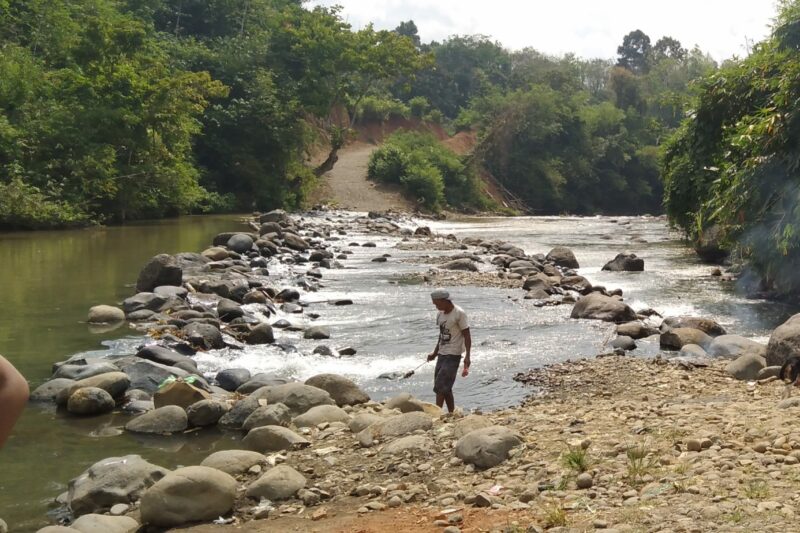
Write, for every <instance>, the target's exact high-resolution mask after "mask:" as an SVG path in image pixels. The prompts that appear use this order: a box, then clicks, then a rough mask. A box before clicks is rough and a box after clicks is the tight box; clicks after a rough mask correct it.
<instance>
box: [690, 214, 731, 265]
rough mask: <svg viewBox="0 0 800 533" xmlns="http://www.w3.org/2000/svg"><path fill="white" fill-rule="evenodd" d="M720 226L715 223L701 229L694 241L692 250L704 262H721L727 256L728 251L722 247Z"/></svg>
mask: <svg viewBox="0 0 800 533" xmlns="http://www.w3.org/2000/svg"><path fill="white" fill-rule="evenodd" d="M721 241H722V228H721V227H720V226H718V225H717V224H714V225H713V226H710V227H708V228H705V229H703V231H702V232H701V233H700V236H699V237H698V238H697V241H695V245H694V251H695V252H696V253H697V255H698V257H700V259H701V260H703V261H705V262H706V263H714V264H719V263H721V262H722V261H723V260H724V259H725V258H726V257H728V251H727V250H725V249H724V248H723V247H722V244H721Z"/></svg>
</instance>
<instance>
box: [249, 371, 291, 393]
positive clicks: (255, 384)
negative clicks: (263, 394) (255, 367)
mask: <svg viewBox="0 0 800 533" xmlns="http://www.w3.org/2000/svg"><path fill="white" fill-rule="evenodd" d="M286 383H287V380H286V378H282V377H280V376H276V375H275V374H266V373H263V372H262V373H260V374H256V375H255V376H252V377H251V378H250V379H248V380H247V381H246V382H245V383H243V384H242V385H240V386H239V388H237V389H236V392H238V393H240V394H249V393H251V392H253V391H256V390H258V389H260V388H262V387H276V386H278V385H286Z"/></svg>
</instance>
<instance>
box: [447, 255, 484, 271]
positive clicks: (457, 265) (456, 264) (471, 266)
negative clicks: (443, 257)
mask: <svg viewBox="0 0 800 533" xmlns="http://www.w3.org/2000/svg"><path fill="white" fill-rule="evenodd" d="M442 268H443V269H445V270H463V271H466V272H477V271H478V265H476V264H475V263H474V262H473V261H472V260H471V259H466V258H464V259H455V260H453V261H448V262H447V263H444V264H443V265H442Z"/></svg>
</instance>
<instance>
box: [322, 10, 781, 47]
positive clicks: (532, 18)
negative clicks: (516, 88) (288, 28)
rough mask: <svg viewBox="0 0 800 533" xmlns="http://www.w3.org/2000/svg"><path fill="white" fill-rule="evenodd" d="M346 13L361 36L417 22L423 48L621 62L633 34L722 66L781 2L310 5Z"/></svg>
mask: <svg viewBox="0 0 800 533" xmlns="http://www.w3.org/2000/svg"><path fill="white" fill-rule="evenodd" d="M334 4H338V5H341V6H342V7H343V8H344V10H343V12H342V16H343V17H344V18H345V20H347V21H348V22H349V23H350V24H351V25H352V26H353V28H354V29H359V28H361V27H363V26H364V25H365V24H367V23H369V22H373V23H374V24H375V27H376V28H377V29H392V28H395V27H396V26H397V24H398V23H400V22H401V21H403V20H409V19H413V20H414V22H415V23H416V25H417V28H418V29H419V34H420V37H421V38H422V41H423V42H428V41H431V40H437V41H441V40H443V39H445V38H447V37H448V36H450V35H454V34H458V35H464V34H483V35H488V36H490V37H492V38H493V39H495V40H497V41H500V42H501V43H502V44H503V45H504V46H506V47H507V48H511V49H513V50H518V49H521V48H525V47H527V46H531V47H533V48H535V49H537V50H538V51H540V52H544V53H547V54H553V55H562V54H564V53H567V52H574V53H575V54H577V55H578V56H581V57H584V58H594V57H602V58H614V57H616V54H617V46H619V45H620V44H621V43H622V38H623V37H624V36H625V34H627V33H628V32H630V31H632V30H635V29H641V30H642V31H644V32H645V33H646V34H647V35H649V36H650V40H651V42H652V43H655V42H656V41H657V40H658V39H659V38H660V37H662V36H664V35H669V36H672V37H674V38H676V39H678V40H679V41H680V42H681V44H682V45H683V46H684V47H685V48H692V47H693V46H694V45H695V44H697V45H699V46H700V48H701V49H702V50H703V51H704V52H708V53H710V54H711V55H712V56H713V57H714V59H716V60H717V61H721V60H723V59H727V58H729V57H731V56H733V55H737V56H739V57H742V56H745V55H747V46H746V44H747V43H748V42H749V43H751V44H752V43H753V42H758V41H760V40H762V39H763V38H765V37H766V36H767V35H768V33H769V25H770V23H771V19H772V18H773V17H774V16H775V12H776V8H775V0H658V1H652V0H560V1H558V0H549V1H545V0H517V1H513V0H333V1H331V0H311V1H310V2H308V4H307V5H308V6H309V7H312V6H315V5H326V6H330V5H334Z"/></svg>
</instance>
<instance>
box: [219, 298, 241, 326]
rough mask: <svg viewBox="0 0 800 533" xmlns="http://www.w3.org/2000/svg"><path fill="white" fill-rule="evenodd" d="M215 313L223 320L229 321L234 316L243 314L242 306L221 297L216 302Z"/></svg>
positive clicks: (237, 316)
mask: <svg viewBox="0 0 800 533" xmlns="http://www.w3.org/2000/svg"><path fill="white" fill-rule="evenodd" d="M217 315H218V316H219V319H220V320H222V321H224V322H230V321H231V320H233V319H234V318H239V317H242V316H244V310H243V309H242V307H241V306H240V305H239V304H238V303H236V302H234V301H233V300H229V299H228V298H223V299H221V300H220V301H219V302H218V303H217Z"/></svg>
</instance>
